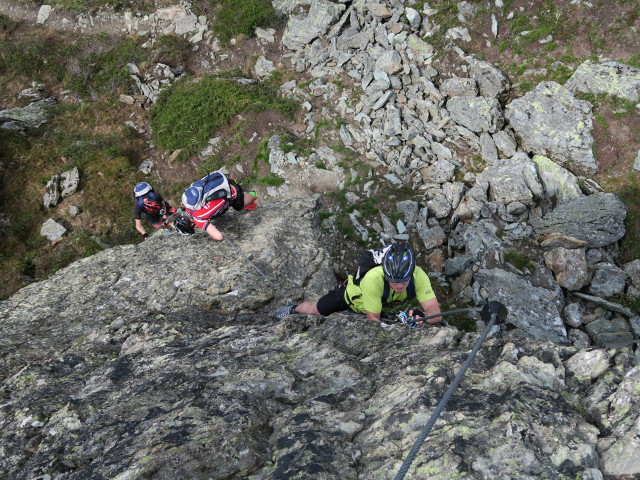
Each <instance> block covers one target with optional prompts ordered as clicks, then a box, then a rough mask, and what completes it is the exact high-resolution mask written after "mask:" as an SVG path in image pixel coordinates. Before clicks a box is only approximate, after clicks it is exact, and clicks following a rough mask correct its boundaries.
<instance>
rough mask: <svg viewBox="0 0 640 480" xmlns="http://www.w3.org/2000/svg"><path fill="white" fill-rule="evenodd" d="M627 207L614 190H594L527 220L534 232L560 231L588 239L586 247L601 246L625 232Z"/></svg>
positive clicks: (546, 233) (580, 238) (618, 238)
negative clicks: (589, 193)
mask: <svg viewBox="0 0 640 480" xmlns="http://www.w3.org/2000/svg"><path fill="white" fill-rule="evenodd" d="M626 215H627V208H626V207H625V205H624V204H623V203H622V201H621V200H620V199H619V198H618V196H617V195H615V194H613V193H595V194H593V195H588V196H585V197H580V198H576V199H575V200H572V201H570V202H567V203H563V204H561V205H559V206H558V207H556V208H555V209H554V210H552V211H551V212H549V213H548V214H547V215H545V216H543V217H535V218H531V219H530V220H529V223H530V224H531V226H532V227H533V229H534V231H535V233H536V234H537V235H549V234H551V233H561V234H563V235H567V236H570V237H575V238H578V239H579V240H583V241H585V242H587V245H588V247H589V248H596V247H604V246H605V245H609V244H611V243H614V242H617V241H618V240H620V239H621V238H622V237H623V236H624V233H625V228H624V219H625V217H626Z"/></svg>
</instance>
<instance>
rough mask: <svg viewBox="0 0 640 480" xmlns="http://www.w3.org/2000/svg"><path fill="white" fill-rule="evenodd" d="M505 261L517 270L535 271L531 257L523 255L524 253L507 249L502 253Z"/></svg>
mask: <svg viewBox="0 0 640 480" xmlns="http://www.w3.org/2000/svg"><path fill="white" fill-rule="evenodd" d="M504 260H505V262H508V263H510V264H511V265H513V266H514V267H516V268H517V269H518V270H525V269H527V270H529V271H531V272H533V271H535V269H536V266H535V264H534V263H533V262H532V261H531V259H530V258H529V257H528V256H527V255H525V254H524V253H520V252H516V251H515V250H509V251H508V252H506V253H505V254H504Z"/></svg>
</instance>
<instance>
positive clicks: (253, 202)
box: [244, 190, 258, 212]
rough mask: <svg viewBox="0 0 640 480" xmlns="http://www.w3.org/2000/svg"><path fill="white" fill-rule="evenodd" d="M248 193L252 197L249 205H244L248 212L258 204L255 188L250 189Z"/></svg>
mask: <svg viewBox="0 0 640 480" xmlns="http://www.w3.org/2000/svg"><path fill="white" fill-rule="evenodd" d="M249 195H251V196H252V197H253V200H252V201H251V203H250V204H249V205H247V206H246V207H244V209H245V210H246V211H248V212H250V211H252V210H255V209H256V207H257V206H258V192H256V191H255V190H251V191H250V192H249Z"/></svg>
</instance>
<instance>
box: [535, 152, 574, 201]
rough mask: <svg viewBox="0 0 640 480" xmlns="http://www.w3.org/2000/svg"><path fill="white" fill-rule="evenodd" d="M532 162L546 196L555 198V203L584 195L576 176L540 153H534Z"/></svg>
mask: <svg viewBox="0 0 640 480" xmlns="http://www.w3.org/2000/svg"><path fill="white" fill-rule="evenodd" d="M533 162H534V163H535V164H536V169H537V170H538V175H539V177H540V181H541V182H542V185H543V186H544V190H545V192H546V194H547V196H548V197H549V198H553V199H555V201H556V203H557V204H561V203H567V202H570V201H571V200H574V199H576V198H579V197H582V196H584V194H583V193H582V190H580V186H579V185H578V178H577V177H576V176H575V175H573V174H572V173H571V172H570V171H568V170H567V169H565V168H563V167H561V166H559V165H558V164H556V163H554V162H553V161H551V160H550V159H548V158H547V157H543V156H541V155H534V157H533Z"/></svg>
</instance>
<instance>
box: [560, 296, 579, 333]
mask: <svg viewBox="0 0 640 480" xmlns="http://www.w3.org/2000/svg"><path fill="white" fill-rule="evenodd" d="M562 314H563V315H564V321H565V323H566V324H567V325H569V326H571V327H574V328H578V327H579V326H580V325H582V316H583V314H584V307H583V306H582V304H581V303H580V302H575V303H570V304H568V305H567V306H566V307H564V309H563V310H562Z"/></svg>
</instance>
